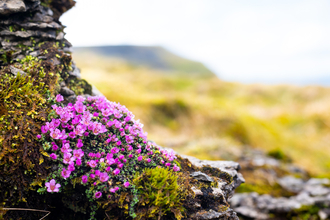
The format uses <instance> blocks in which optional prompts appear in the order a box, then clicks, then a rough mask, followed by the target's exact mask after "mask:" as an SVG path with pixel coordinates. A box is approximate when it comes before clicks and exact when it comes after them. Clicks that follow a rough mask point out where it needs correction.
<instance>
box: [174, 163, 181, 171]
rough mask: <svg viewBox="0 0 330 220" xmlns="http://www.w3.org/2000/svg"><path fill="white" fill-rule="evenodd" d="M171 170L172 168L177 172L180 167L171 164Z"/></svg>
mask: <svg viewBox="0 0 330 220" xmlns="http://www.w3.org/2000/svg"><path fill="white" fill-rule="evenodd" d="M173 170H174V171H175V172H178V171H180V167H178V166H177V165H176V164H174V166H173Z"/></svg>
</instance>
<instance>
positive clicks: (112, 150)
mask: <svg viewBox="0 0 330 220" xmlns="http://www.w3.org/2000/svg"><path fill="white" fill-rule="evenodd" d="M118 152H119V149H118V148H116V147H114V148H112V149H111V153H113V154H116V153H118Z"/></svg>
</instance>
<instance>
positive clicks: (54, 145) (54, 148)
mask: <svg viewBox="0 0 330 220" xmlns="http://www.w3.org/2000/svg"><path fill="white" fill-rule="evenodd" d="M52 148H53V151H57V150H58V146H57V145H56V144H55V143H54V144H53V147H52Z"/></svg>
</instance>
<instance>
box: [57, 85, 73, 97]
mask: <svg viewBox="0 0 330 220" xmlns="http://www.w3.org/2000/svg"><path fill="white" fill-rule="evenodd" d="M60 94H61V95H63V96H72V95H75V93H74V91H72V90H70V89H69V88H68V87H61V90H60Z"/></svg>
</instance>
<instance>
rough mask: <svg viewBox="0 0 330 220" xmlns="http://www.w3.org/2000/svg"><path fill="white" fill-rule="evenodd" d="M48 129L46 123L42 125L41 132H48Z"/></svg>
mask: <svg viewBox="0 0 330 220" xmlns="http://www.w3.org/2000/svg"><path fill="white" fill-rule="evenodd" d="M47 131H48V127H47V126H45V125H43V126H41V132H42V133H43V134H46V133H47Z"/></svg>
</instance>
